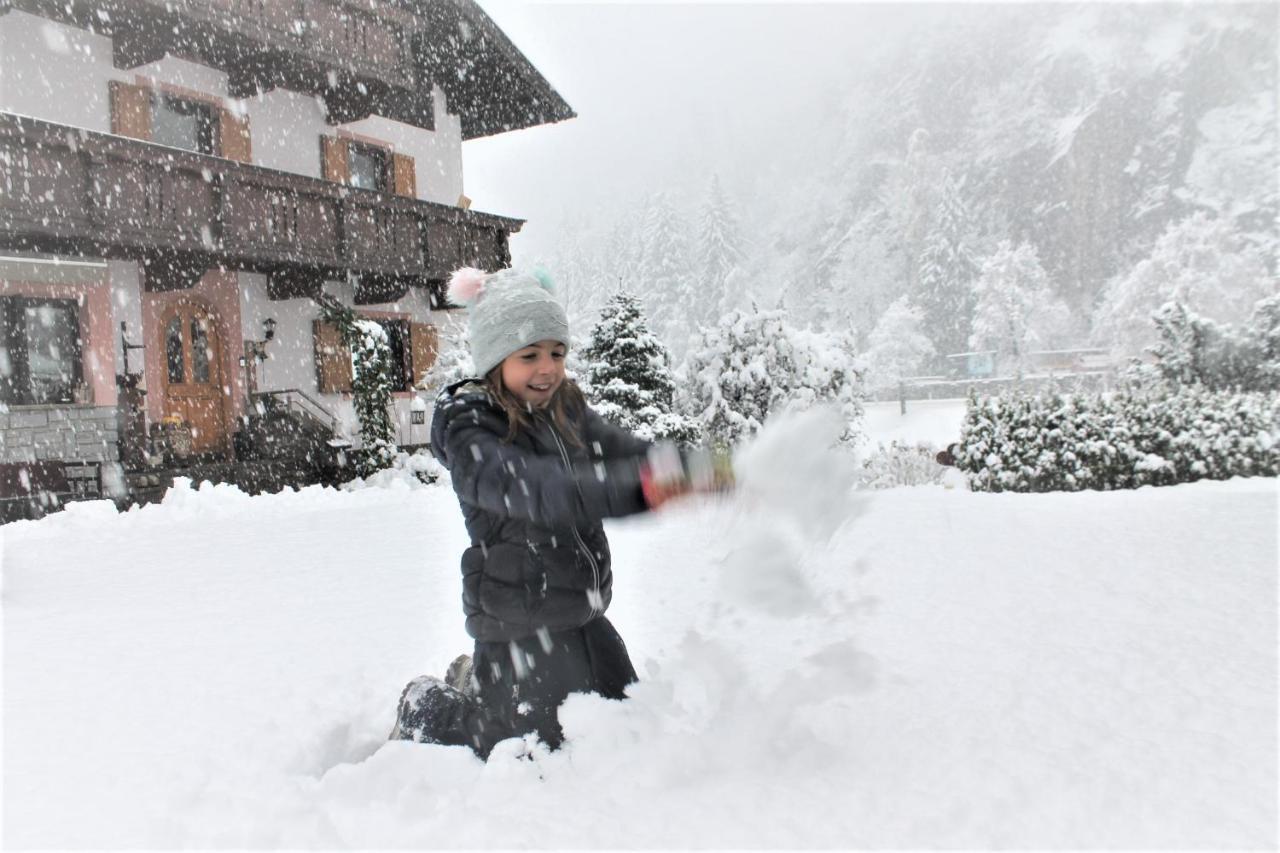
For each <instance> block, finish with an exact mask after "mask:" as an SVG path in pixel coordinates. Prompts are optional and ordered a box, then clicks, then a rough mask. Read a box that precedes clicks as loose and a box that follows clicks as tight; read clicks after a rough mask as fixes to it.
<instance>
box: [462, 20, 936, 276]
mask: <svg viewBox="0 0 1280 853" xmlns="http://www.w3.org/2000/svg"><path fill="white" fill-rule="evenodd" d="M481 6H482V7H483V8H484V9H485V11H486V12H488V13H489V15H490V16H491V17H492V18H493V20H494V21H495V23H497V24H498V26H499V27H501V28H502V29H503V31H504V32H506V33H507V35H508V36H510V38H511V39H512V41H513V42H514V43H515V44H516V46H517V47H518V48H519V49H520V50H521V51H522V52H523V53H524V54H525V55H526V56H527V57H528V58H529V59H530V61H531V62H533V64H534V65H535V67H537V68H538V69H539V70H540V71H541V72H542V73H543V75H544V76H545V77H546V78H547V79H548V81H549V82H550V83H551V84H552V86H554V87H555V88H556V90H557V91H558V92H559V93H560V94H561V95H562V96H563V97H564V98H565V100H567V101H568V102H569V104H570V106H572V107H573V109H574V110H575V111H576V112H577V113H578V117H577V118H574V119H570V120H569V121H566V122H561V123H559V124H556V125H548V126H542V127H535V128H531V129H528V130H523V131H517V132H513V133H507V134H501V135H498V136H495V137H489V138H486V139H479V140H473V141H470V142H468V143H466V144H465V145H464V150H463V156H464V161H465V169H466V176H465V185H466V192H467V195H468V196H470V197H471V198H472V199H473V202H474V206H475V207H476V208H478V209H481V210H488V211H493V212H497V213H503V214H507V215H512V216H516V217H520V218H523V219H526V220H527V224H526V225H525V227H524V229H523V230H522V231H521V233H520V234H519V235H517V236H515V237H514V238H513V240H512V248H513V251H514V253H515V255H516V256H517V260H518V259H519V258H520V257H521V256H541V255H544V254H546V253H548V252H550V251H552V250H554V248H555V247H556V245H557V240H558V235H557V233H556V232H557V230H558V228H560V227H561V224H562V223H563V221H564V220H565V217H566V215H569V216H571V217H574V218H576V217H577V216H580V215H584V214H585V215H587V216H593V215H594V214H595V213H596V212H598V211H599V210H601V209H608V208H609V207H610V205H611V204H613V205H617V204H620V203H623V202H628V203H629V202H631V201H633V200H635V199H637V198H639V197H640V196H642V195H644V194H647V193H652V192H654V191H658V190H667V191H672V192H674V193H675V194H676V195H677V196H692V195H696V194H698V193H701V192H702V190H703V188H704V185H705V183H706V181H707V179H708V177H709V176H710V175H711V174H712V173H713V172H715V173H718V174H719V175H720V176H721V178H722V180H723V181H724V182H725V183H726V185H727V186H729V187H731V188H732V189H733V191H734V193H735V195H738V196H741V197H745V198H744V199H743V200H746V198H752V199H755V200H756V201H757V202H758V203H760V204H763V205H768V204H769V198H770V196H771V195H772V194H773V191H776V190H779V189H785V188H786V186H787V185H788V184H789V182H790V181H791V180H792V178H793V177H794V175H795V174H796V171H797V170H805V169H809V170H812V169H813V168H814V167H815V166H818V165H824V164H825V163H826V162H827V161H828V160H829V158H830V156H831V152H830V150H829V145H825V147H824V144H823V143H825V142H826V141H828V140H829V138H830V136H831V133H830V132H829V131H830V125H831V123H832V122H833V121H834V120H835V118H833V116H834V115H835V114H836V112H837V111H836V109H835V107H836V106H837V105H838V104H839V103H840V102H841V101H842V100H843V97H844V94H845V93H846V92H847V90H848V87H849V83H850V82H851V81H853V80H856V79H857V78H858V77H859V75H860V73H861V72H862V70H863V69H865V68H867V67H870V65H871V64H873V63H874V60H875V57H876V56H878V55H880V54H881V53H883V52H884V49H885V45H886V43H887V42H891V41H894V40H899V41H900V40H902V39H903V38H906V37H909V36H910V34H911V33H912V31H913V30H914V29H915V28H916V27H917V26H918V25H919V22H920V21H921V20H923V19H925V18H927V17H929V16H936V15H938V14H942V13H945V12H946V11H948V10H947V9H946V8H945V7H938V6H934V5H907V4H880V5H853V4H791V3H763V4H745V3H718V4H671V3H538V2H534V3H530V2H502V0H486V1H485V2H482V3H481ZM824 131H827V132H824Z"/></svg>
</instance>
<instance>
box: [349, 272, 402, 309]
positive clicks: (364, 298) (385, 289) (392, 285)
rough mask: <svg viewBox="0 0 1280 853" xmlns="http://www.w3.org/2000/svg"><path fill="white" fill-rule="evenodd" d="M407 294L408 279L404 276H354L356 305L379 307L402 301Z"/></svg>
mask: <svg viewBox="0 0 1280 853" xmlns="http://www.w3.org/2000/svg"><path fill="white" fill-rule="evenodd" d="M408 292H409V279H408V278H407V277H404V276H393V275H382V274H380V273H360V274H359V275H358V276H356V295H355V303H356V304H357V305H379V304H381V303H383V302H395V301H397V300H399V299H403V298H404V295H405V294H406V293H408Z"/></svg>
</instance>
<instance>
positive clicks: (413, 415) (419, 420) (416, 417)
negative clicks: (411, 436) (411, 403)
mask: <svg viewBox="0 0 1280 853" xmlns="http://www.w3.org/2000/svg"><path fill="white" fill-rule="evenodd" d="M426 422H427V412H426V410H425V409H418V410H414V411H412V412H410V413H409V423H411V424H425V423H426Z"/></svg>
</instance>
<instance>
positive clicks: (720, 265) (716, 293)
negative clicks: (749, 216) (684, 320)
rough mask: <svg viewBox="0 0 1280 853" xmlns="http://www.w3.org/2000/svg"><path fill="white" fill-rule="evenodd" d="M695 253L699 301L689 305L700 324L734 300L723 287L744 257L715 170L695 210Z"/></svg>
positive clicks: (729, 209)
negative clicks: (696, 217) (696, 213)
mask: <svg viewBox="0 0 1280 853" xmlns="http://www.w3.org/2000/svg"><path fill="white" fill-rule="evenodd" d="M697 255H698V261H697V271H698V275H699V276H700V278H701V280H700V282H699V283H698V288H697V290H698V304H697V305H696V306H690V307H691V308H693V309H694V314H695V315H696V318H697V321H698V323H699V324H703V323H707V322H709V321H710V320H711V319H712V318H713V317H719V316H720V315H721V313H722V312H723V311H724V310H725V309H727V308H728V307H729V306H730V305H731V304H732V303H733V298H732V295H731V294H729V293H727V291H726V288H727V286H728V284H729V283H730V279H731V277H732V274H733V273H734V271H735V270H737V269H738V267H739V266H740V265H741V264H742V261H743V254H742V246H741V237H740V236H739V232H738V222H737V218H736V217H735V216H734V215H733V211H732V209H731V207H730V204H729V200H728V198H727V197H726V196H725V193H724V190H723V189H722V188H721V186H720V177H719V176H718V175H714V174H713V175H712V176H711V181H710V183H709V184H708V186H707V194H706V197H705V198H704V199H703V202H702V207H701V209H700V210H699V213H698V244H697Z"/></svg>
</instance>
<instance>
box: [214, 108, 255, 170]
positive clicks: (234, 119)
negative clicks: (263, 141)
mask: <svg viewBox="0 0 1280 853" xmlns="http://www.w3.org/2000/svg"><path fill="white" fill-rule="evenodd" d="M221 112H222V115H221V121H220V122H219V127H218V136H219V139H221V141H222V156H223V157H226V158H227V159H228V160H236V161H237V162H240V163H252V162H253V145H252V142H251V140H250V139H249V116H247V115H236V114H235V113H233V112H232V111H231V110H228V109H226V108H223V109H222V111H221Z"/></svg>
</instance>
